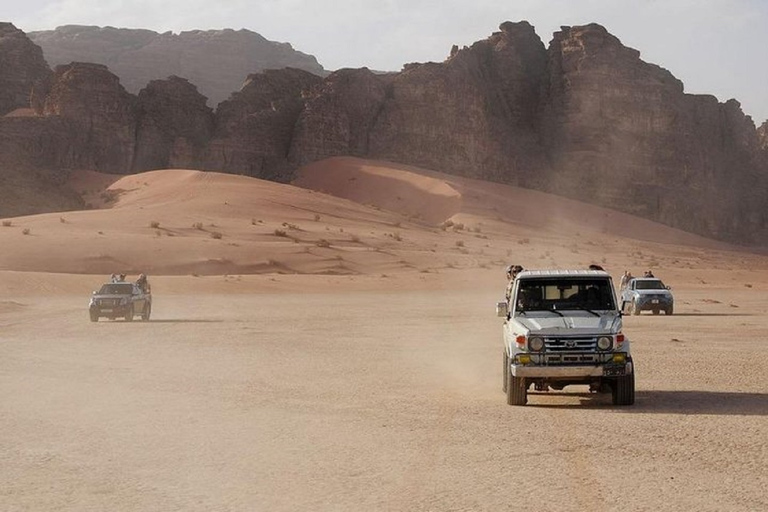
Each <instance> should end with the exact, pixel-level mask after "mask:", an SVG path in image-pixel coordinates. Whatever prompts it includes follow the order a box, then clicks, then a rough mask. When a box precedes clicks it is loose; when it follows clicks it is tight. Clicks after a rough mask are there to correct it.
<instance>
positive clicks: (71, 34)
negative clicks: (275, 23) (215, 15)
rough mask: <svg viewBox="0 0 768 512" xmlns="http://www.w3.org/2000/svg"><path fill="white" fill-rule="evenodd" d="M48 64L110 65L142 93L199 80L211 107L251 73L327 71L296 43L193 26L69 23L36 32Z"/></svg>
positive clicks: (247, 32) (134, 90) (130, 87)
mask: <svg viewBox="0 0 768 512" xmlns="http://www.w3.org/2000/svg"><path fill="white" fill-rule="evenodd" d="M29 38H30V39H31V40H32V41H33V42H34V43H36V44H38V45H40V47H41V48H42V49H43V53H44V55H45V58H46V59H47V61H48V63H49V64H50V65H51V66H53V67H55V66H58V65H62V64H69V63H70V62H73V61H76V62H94V63H98V64H104V65H106V66H107V67H109V69H110V70H111V71H112V72H113V73H115V74H116V75H117V76H119V77H120V82H121V83H122V84H123V86H124V87H125V88H126V90H128V91H129V92H131V93H133V94H137V93H138V92H139V91H140V90H141V89H143V88H144V87H146V85H147V84H148V83H149V82H151V81H152V80H156V79H165V78H167V77H168V76H171V75H175V76H180V77H184V78H186V79H188V80H189V81H190V82H192V83H193V84H195V85H197V87H198V88H199V90H200V93H201V94H203V95H204V96H206V97H207V98H208V99H209V100H210V102H209V103H210V105H211V106H216V105H217V104H218V103H219V102H221V101H223V100H225V99H227V98H228V97H229V95H230V94H232V93H233V92H235V91H238V90H239V89H240V87H241V86H242V84H243V82H244V81H245V79H246V77H247V76H248V75H249V74H252V73H257V72H260V71H263V70H266V69H282V68H285V67H294V68H299V69H304V70H307V71H310V72H312V73H314V74H316V75H322V74H324V73H325V71H324V70H323V67H322V66H321V65H320V64H318V62H317V60H316V59H315V58H314V57H313V56H311V55H306V54H304V53H301V52H298V51H296V50H294V49H293V48H292V47H291V45H290V44H287V43H277V42H274V41H269V40H267V39H265V38H264V37H262V36H261V35H259V34H257V33H255V32H251V31H250V30H231V29H225V30H191V31H187V32H181V33H179V34H173V33H171V32H165V33H163V34H158V33H157V32H153V31H151V30H141V29H125V28H114V27H93V26H82V25H66V26H63V27H58V28H56V30H46V31H40V32H30V33H29Z"/></svg>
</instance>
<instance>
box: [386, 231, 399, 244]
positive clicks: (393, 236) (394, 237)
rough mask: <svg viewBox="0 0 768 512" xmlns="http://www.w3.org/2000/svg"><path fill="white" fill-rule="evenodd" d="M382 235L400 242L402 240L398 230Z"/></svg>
mask: <svg viewBox="0 0 768 512" xmlns="http://www.w3.org/2000/svg"><path fill="white" fill-rule="evenodd" d="M384 236H388V237H390V238H392V239H393V240H397V241H398V242H402V241H403V237H402V236H400V233H398V232H395V233H385V234H384Z"/></svg>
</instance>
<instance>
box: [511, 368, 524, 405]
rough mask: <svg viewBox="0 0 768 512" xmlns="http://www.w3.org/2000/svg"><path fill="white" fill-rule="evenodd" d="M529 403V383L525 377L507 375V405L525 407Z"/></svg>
mask: <svg viewBox="0 0 768 512" xmlns="http://www.w3.org/2000/svg"><path fill="white" fill-rule="evenodd" d="M527 403H528V383H527V382H526V381H525V377H515V376H514V375H512V372H508V373H507V405H525V404H527Z"/></svg>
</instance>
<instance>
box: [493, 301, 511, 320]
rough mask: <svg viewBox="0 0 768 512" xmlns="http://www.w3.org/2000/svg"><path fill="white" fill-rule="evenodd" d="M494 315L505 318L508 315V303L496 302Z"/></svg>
mask: <svg viewBox="0 0 768 512" xmlns="http://www.w3.org/2000/svg"><path fill="white" fill-rule="evenodd" d="M496 316H498V317H502V318H507V317H508V316H509V305H508V304H507V303H506V302H497V303H496Z"/></svg>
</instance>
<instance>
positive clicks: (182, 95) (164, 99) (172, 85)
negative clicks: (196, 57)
mask: <svg viewBox="0 0 768 512" xmlns="http://www.w3.org/2000/svg"><path fill="white" fill-rule="evenodd" d="M137 117H138V127H137V132H136V157H135V159H134V162H133V167H134V168H135V169H142V170H149V169H168V168H195V167H197V166H198V162H200V161H201V159H202V158H203V152H204V150H205V148H206V146H207V145H208V141H209V140H210V139H211V136H212V134H213V125H214V115H213V110H212V109H211V108H209V107H208V106H207V105H206V102H205V96H203V95H202V94H200V93H199V92H198V91H197V87H195V86H194V85H193V84H191V83H189V81H187V80H186V79H184V78H179V77H177V76H172V77H169V78H168V79H166V80H153V81H151V82H150V83H149V84H148V85H147V87H145V88H144V89H142V91H141V92H140V93H139V96H138V100H137Z"/></svg>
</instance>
